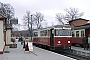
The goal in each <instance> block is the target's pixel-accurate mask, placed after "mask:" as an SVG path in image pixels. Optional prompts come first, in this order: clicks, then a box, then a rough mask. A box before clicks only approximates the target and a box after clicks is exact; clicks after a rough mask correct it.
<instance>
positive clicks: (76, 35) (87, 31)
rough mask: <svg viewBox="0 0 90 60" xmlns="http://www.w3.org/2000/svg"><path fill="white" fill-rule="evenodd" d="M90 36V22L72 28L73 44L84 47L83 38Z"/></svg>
mask: <svg viewBox="0 0 90 60" xmlns="http://www.w3.org/2000/svg"><path fill="white" fill-rule="evenodd" d="M88 36H90V23H88V24H85V25H81V26H76V27H74V28H72V45H74V46H77V45H78V46H81V47H83V42H82V38H83V37H87V38H88Z"/></svg>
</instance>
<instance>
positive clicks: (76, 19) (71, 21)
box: [69, 18, 89, 23]
mask: <svg viewBox="0 0 90 60" xmlns="http://www.w3.org/2000/svg"><path fill="white" fill-rule="evenodd" d="M76 20H85V21H89V20H86V19H83V18H78V19H74V20H70V21H69V23H71V22H73V21H76Z"/></svg>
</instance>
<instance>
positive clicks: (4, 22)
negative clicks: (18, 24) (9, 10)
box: [0, 17, 7, 54]
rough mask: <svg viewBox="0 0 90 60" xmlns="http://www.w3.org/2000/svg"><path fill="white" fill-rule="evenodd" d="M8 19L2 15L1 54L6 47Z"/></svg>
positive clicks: (0, 30)
mask: <svg viewBox="0 0 90 60" xmlns="http://www.w3.org/2000/svg"><path fill="white" fill-rule="evenodd" d="M6 20H7V18H5V17H0V54H3V52H4V47H5V31H6Z"/></svg>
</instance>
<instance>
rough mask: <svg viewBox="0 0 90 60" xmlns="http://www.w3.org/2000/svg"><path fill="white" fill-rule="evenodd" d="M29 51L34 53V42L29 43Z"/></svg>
mask: <svg viewBox="0 0 90 60" xmlns="http://www.w3.org/2000/svg"><path fill="white" fill-rule="evenodd" d="M28 47H29V51H33V42H28Z"/></svg>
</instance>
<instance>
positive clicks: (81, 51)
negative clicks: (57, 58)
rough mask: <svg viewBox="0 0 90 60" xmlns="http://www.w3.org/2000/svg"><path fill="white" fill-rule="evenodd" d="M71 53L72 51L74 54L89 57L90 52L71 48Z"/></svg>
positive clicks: (79, 48)
mask: <svg viewBox="0 0 90 60" xmlns="http://www.w3.org/2000/svg"><path fill="white" fill-rule="evenodd" d="M71 51H72V53H75V54H78V55H82V56H87V57H90V50H84V48H81V47H74V46H72V47H71Z"/></svg>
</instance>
